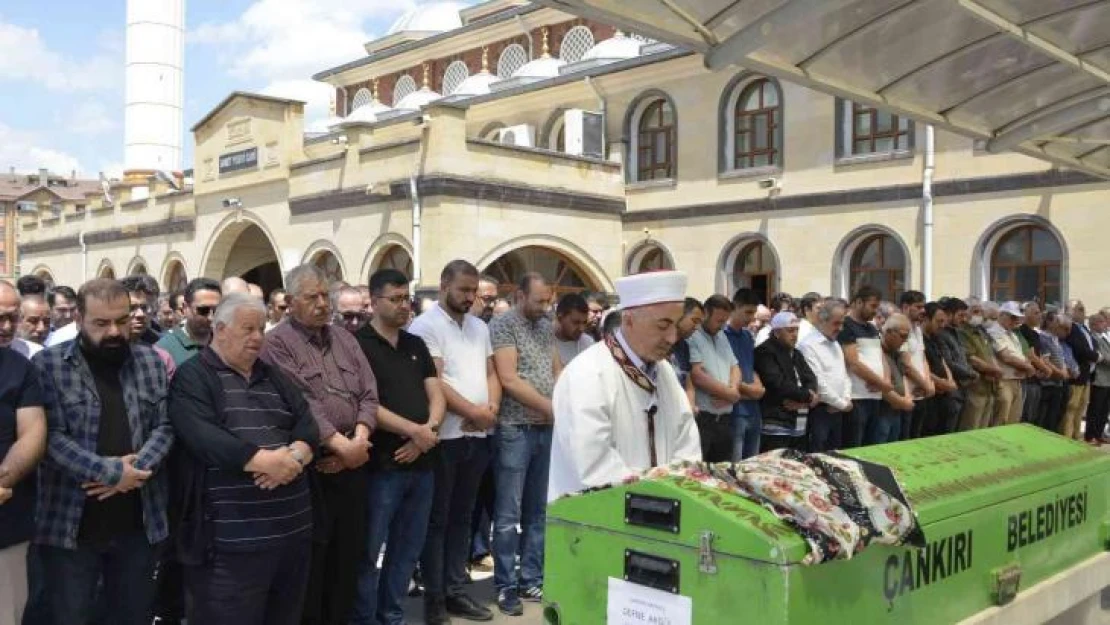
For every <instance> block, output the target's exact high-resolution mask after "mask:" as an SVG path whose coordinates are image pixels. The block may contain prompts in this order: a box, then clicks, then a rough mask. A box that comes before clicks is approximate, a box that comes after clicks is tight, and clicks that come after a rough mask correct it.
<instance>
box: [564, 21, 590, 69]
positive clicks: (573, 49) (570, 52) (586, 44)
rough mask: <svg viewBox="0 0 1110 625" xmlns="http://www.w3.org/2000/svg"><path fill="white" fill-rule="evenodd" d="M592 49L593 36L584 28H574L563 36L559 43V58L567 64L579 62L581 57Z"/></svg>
mask: <svg viewBox="0 0 1110 625" xmlns="http://www.w3.org/2000/svg"><path fill="white" fill-rule="evenodd" d="M592 47H594V34H593V33H592V32H591V31H590V29H589V28H587V27H585V26H575V27H574V28H572V29H570V30H568V31H567V34H565V35H563V40H562V41H561V42H560V43H559V58H560V59H562V60H564V61H566V62H567V63H574V62H576V61H581V60H582V57H583V56H585V54H586V53H587V52H589V50H590V48H592Z"/></svg>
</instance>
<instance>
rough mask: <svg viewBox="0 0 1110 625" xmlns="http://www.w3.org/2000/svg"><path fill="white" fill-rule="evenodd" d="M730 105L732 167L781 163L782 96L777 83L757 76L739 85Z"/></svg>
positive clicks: (764, 165)
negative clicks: (734, 99) (732, 103)
mask: <svg viewBox="0 0 1110 625" xmlns="http://www.w3.org/2000/svg"><path fill="white" fill-rule="evenodd" d="M737 91H738V96H737V98H736V101H735V104H734V105H733V107H732V117H733V119H732V129H731V130H732V132H731V133H730V135H731V137H732V150H731V152H730V156H731V159H732V169H750V168H753V167H768V166H773V165H781V164H782V160H781V147H782V146H781V144H782V131H781V127H782V98H781V97H780V95H779V89H778V85H776V84H775V83H773V82H771V81H770V80H768V79H767V78H757V79H755V80H751V81H748V82H745V83H741V85H740V86H739V87H738V89H737Z"/></svg>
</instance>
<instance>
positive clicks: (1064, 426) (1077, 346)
mask: <svg viewBox="0 0 1110 625" xmlns="http://www.w3.org/2000/svg"><path fill="white" fill-rule="evenodd" d="M1068 315H1069V316H1070V317H1071V319H1072V322H1073V323H1072V324H1071V333H1070V334H1068V338H1067V343H1068V345H1069V346H1071V351H1072V353H1073V354H1075V361H1076V362H1077V363H1079V376H1077V377H1076V378H1074V379H1073V380H1071V382H1070V384H1071V396H1070V397H1069V398H1068V406H1067V409H1066V410H1065V411H1064V418H1063V419H1062V420H1061V421H1060V434H1063V435H1064V436H1066V437H1068V438H1074V439H1075V440H1080V439H1082V438H1083V430H1082V429H1081V428H1080V421H1082V420H1083V415H1084V414H1086V412H1087V402H1088V401H1089V400H1090V398H1091V377H1092V376H1093V375H1094V371H1095V364H1096V363H1098V361H1099V355H1098V346H1097V344H1096V343H1095V337H1094V336H1093V335H1092V334H1091V331H1090V330H1089V329H1088V328H1087V325H1086V323H1085V322H1086V321H1087V308H1086V306H1084V305H1083V302H1082V301H1081V300H1077V299H1075V300H1071V301H1070V302H1069V303H1068Z"/></svg>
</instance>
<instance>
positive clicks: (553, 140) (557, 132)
mask: <svg viewBox="0 0 1110 625" xmlns="http://www.w3.org/2000/svg"><path fill="white" fill-rule="evenodd" d="M564 113H565V111H561V110H560V111H556V112H555V114H554V115H552V117H551V119H550V120H548V122H547V124H546V125H545V128H546V130H547V132H546V135H545V139H546V141H547V144H546V147H547V149H549V150H555V151H558V152H566V151H567V127H566V122H565V120H564V119H563V115H564Z"/></svg>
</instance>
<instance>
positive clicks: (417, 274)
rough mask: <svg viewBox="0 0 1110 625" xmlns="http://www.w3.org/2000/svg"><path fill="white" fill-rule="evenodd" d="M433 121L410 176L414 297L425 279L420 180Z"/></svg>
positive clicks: (424, 134)
mask: <svg viewBox="0 0 1110 625" xmlns="http://www.w3.org/2000/svg"><path fill="white" fill-rule="evenodd" d="M430 123H431V120H430V119H428V118H427V117H426V116H425V117H424V121H423V122H422V128H421V132H420V144H419V145H418V146H417V148H416V160H415V161H414V162H413V166H412V175H411V176H409V195H410V196H411V198H412V278H411V280H412V282H411V285H412V286H411V290H412V294H413V296H415V295H416V292H417V289H419V288H420V280H421V278H422V277H423V273H424V272H423V262H422V260H423V256H424V254H423V249H424V243H423V239H422V234H423V232H422V228H421V226H422V221H423V212H424V206H423V203H422V202H421V199H420V179H421V178H423V177H424V151H425V150H426V149H427V145H428V134H429V133H428V124H430Z"/></svg>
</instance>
